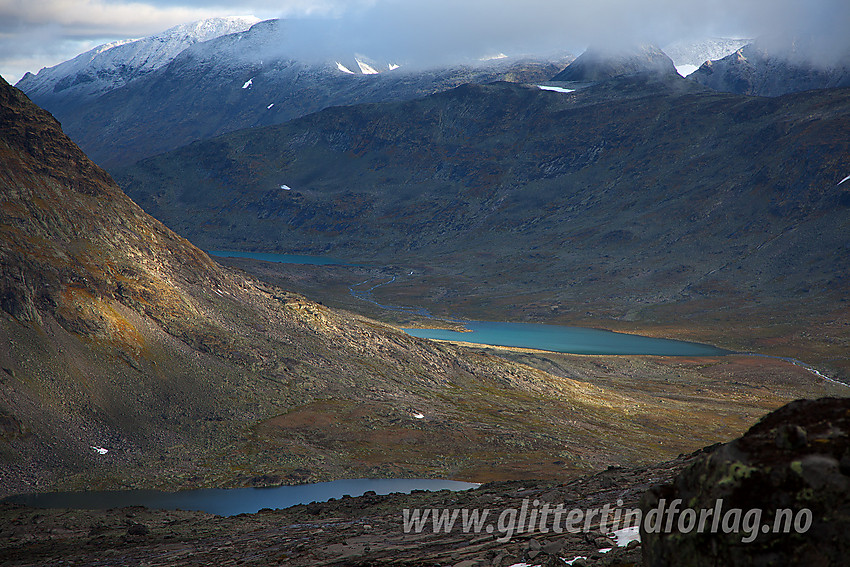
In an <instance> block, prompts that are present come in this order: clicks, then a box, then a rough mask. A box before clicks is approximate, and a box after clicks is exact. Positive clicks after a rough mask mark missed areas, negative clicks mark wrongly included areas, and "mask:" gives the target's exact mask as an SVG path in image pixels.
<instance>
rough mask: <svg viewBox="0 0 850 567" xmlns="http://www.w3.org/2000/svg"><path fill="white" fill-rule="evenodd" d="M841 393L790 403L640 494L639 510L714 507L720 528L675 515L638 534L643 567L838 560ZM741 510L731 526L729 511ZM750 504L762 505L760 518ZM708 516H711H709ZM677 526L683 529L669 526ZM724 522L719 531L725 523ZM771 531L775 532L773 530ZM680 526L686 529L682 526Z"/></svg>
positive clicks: (845, 462)
mask: <svg viewBox="0 0 850 567" xmlns="http://www.w3.org/2000/svg"><path fill="white" fill-rule="evenodd" d="M848 432H850V399H846V398H843V399H839V398H823V399H820V400H799V401H796V402H792V403H790V404H788V405H786V406H785V407H783V408H781V409H779V410H777V411H775V412H773V413H771V414H769V415H767V416H766V417H764V418H763V419H762V420H761V421H760V422H759V423H757V424H756V425H755V426H753V427H752V428H751V429H750V430H749V431H748V432H747V433H746V434H745V435H744V436H743V437H741V438H739V439H737V440H735V441H733V442H731V443H729V444H727V445H723V446H722V447H720V448H719V449H717V450H716V451H714V452H713V453H711V454H709V455H708V456H706V457H705V458H703V459H701V460H700V461H697V462H696V463H694V464H693V465H692V466H690V467H689V468H688V469H686V470H685V471H684V472H682V474H680V475H679V476H678V477H677V478H676V480H675V481H674V482H673V483H671V484H668V485H664V486H662V487H660V488H656V489H653V490H652V491H650V492H649V493H648V494H647V496H645V497H644V500H643V502H642V508H643V510H644V514H647V513H648V512H649V511H650V510H651V509H653V508H657V507H658V506H659V505H660V504H661V500H662V499H663V500H664V501H665V504H666V505H667V506H669V505H670V504H671V503H672V502H673V501H674V500H675V499H681V501H682V504H681V505H680V507H687V508H690V509H694V510H696V511H697V513H698V514H699V511H700V510H701V509H713V508H715V506H716V505H717V502H718V500H719V499H722V500H723V502H722V509H721V510H722V511H721V516H722V520H721V521H720V522H719V523H718V524H717V526H718V528H719V530H717V531H719V532H720V533H708V532H710V531H712V530H711V529H710V526H711V525H712V524H711V522H712V519H713V518H711V517H708V519H707V520H706V522H705V529H704V530H702V531H703V533H698V532H699V531H700V530H698V529H693V530H691V531H689V530H688V528H687V526H688V522H689V520H688V519H687V518H685V516H688V515H689V514H681V513H680V514H679V515H678V516H674V521H673V522H672V526H673V528H674V529H673V530H666V529H662V530H661V532H668V533H646V529H644V530H643V531H642V533H641V538H642V541H643V549H644V561H645V565H647V567H660V566H664V565H679V566H715V565H725V566H747V567H756V566H762V565H764V566H766V565H824V566H825V565H846V562H847V556H848V555H847V554H848V552H850V542H848V539H847V534H848V533H850V496H848V488H850V477H848V474H850V436H848ZM735 508H740V509H741V510H742V514H741V516H740V521H739V528H740V529H739V531H738V533H723V532H724V531H725V530H729V529H731V528H733V527H734V523H735V518H734V513H733V509H735ZM753 510H761V514H760V516H758V514H757V513H755V512H752V511H753ZM713 515H715V516H716V515H717V514H713ZM679 526H682V528H684V529H681V528H680V529H677V528H679ZM724 527H726V528H724ZM777 528H779V529H777ZM684 532H688V533H684Z"/></svg>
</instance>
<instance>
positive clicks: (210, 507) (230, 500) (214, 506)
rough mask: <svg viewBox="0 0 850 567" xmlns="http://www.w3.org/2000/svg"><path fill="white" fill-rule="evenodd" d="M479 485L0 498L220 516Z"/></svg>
mask: <svg viewBox="0 0 850 567" xmlns="http://www.w3.org/2000/svg"><path fill="white" fill-rule="evenodd" d="M478 486H479V485H478V484H474V483H471V482H460V481H455V480H440V479H421V478H420V479H407V478H389V479H386V478H378V479H369V478H360V479H347V480H335V481H331V482H317V483H313V484H299V485H296V486H275V487H271V488H231V489H202V490H183V491H179V492H162V491H159V490H114V491H86V492H45V493H41V494H19V495H16V496H9V497H8V498H5V499H3V501H5V502H13V503H15V504H24V505H26V506H32V507H34V508H72V509H83V510H105V509H109V508H123V507H125V506H145V507H147V508H156V509H160V510H198V511H202V512H209V513H211V514H218V515H220V516H235V515H236V514H253V513H255V512H257V511H259V510H261V509H262V508H288V507H290V506H295V505H296V504H309V503H310V502H324V501H326V500H330V499H331V498H342V497H343V496H345V495H348V496H361V495H362V494H363V493H364V492H366V491H368V490H373V491H375V493H377V494H390V493H392V492H404V493H409V492H410V491H412V490H444V489H448V490H468V489H470V488H476V487H478Z"/></svg>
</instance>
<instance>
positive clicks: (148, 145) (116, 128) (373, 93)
mask: <svg viewBox="0 0 850 567" xmlns="http://www.w3.org/2000/svg"><path fill="white" fill-rule="evenodd" d="M247 24H248V21H245V20H236V21H233V22H232V25H233V26H236V27H244V26H247ZM194 26H195V27H200V28H201V29H206V28H207V27H208V26H207V25H206V24H205V23H203V22H201V23H198V24H194ZM215 29H216V30H218V31H221V32H223V28H222V27H221V26H218V27H216V28H215ZM175 33H176V32H175ZM287 33H288V29H287V22H284V21H280V20H268V21H264V22H260V23H258V24H255V25H253V26H252V27H251V28H250V29H248V30H245V31H241V32H238V33H231V34H228V35H221V36H220V37H215V38H212V39H210V40H209V41H195V42H192V44H191V45H189V46H188V47H186V48H185V49H183V50H181V51H180V53H179V54H175V53H174V52H173V51H174V50H173V49H171V47H169V48H168V49H160V50H157V49H154V51H153V53H154V54H155V57H153V56H152V58H153V59H155V60H156V63H157V64H156V66H155V68H153V66H151V65H147V66H144V67H139V66H138V63H139V61H141V62H144V61H142V60H141V59H140V60H138V61H137V60H136V59H135V58H134V57H135V51H134V50H133V46H134V45H135V44H126V45H121V46H117V47H112V48H111V49H109V50H107V51H105V52H103V53H101V54H100V55H98V56H96V57H94V58H93V59H92V61H91V63H90V64H85V65H82V63H84V60H85V58H84V57H83V56H80V58H83V59H82V60H81V61H77V60H74V61H77V62H76V63H74V64H73V65H71V64H70V63H73V62H69V64H63V65H66V67H63V66H62V65H60V66H58V67H55V68H52V69H46V70H43V71H41V72H40V73H39V74H38V75H36V76H33V75H28V76H26V77H24V78H23V79H22V80H21V81H20V82H19V83H18V86H19V87H20V88H21V89H22V90H24V91H25V92H27V93H28V95H29V96H31V97H32V99H33V101H35V102H36V103H37V104H39V105H42V106H43V107H44V108H46V109H48V110H49V111H50V112H51V113H53V114H54V115H55V116H56V117H57V118H58V119H59V121H60V122H61V123H62V124H63V127H64V129H65V131H66V132H67V133H68V135H70V136H71V137H72V138H73V139H74V140H75V141H76V142H77V143H78V144H79V145H80V146H81V147H82V149H83V150H85V151H86V153H87V154H88V155H90V156H91V157H92V158H93V159H94V160H95V161H96V162H98V163H100V164H101V165H105V166H112V165H117V164H129V163H132V162H134V161H136V160H138V159H141V158H143V157H147V156H150V155H155V154H157V153H161V152H163V151H166V150H170V149H175V148H177V147H180V146H182V145H185V144H188V143H190V142H193V141H196V140H199V139H205V138H209V137H212V136H215V135H218V134H223V133H226V132H230V131H233V130H237V129H241V128H248V127H253V126H262V125H269V124H278V123H281V122H285V121H287V120H290V119H292V118H297V117H299V116H304V115H306V114H309V113H311V112H315V111H317V110H321V109H322V108H326V107H329V106H339V105H344V104H355V103H359V102H379V101H383V100H404V99H411V98H417V97H420V96H425V95H428V94H432V93H434V92H438V91H441V90H445V89H448V88H453V87H456V86H458V85H460V84H464V83H467V82H491V81H495V80H509V81H517V82H535V81H543V80H546V79H548V78H550V77H552V76H553V75H554V74H555V73H557V72H558V71H559V70H560V69H562V68H563V67H564V66H565V65H566V64H567V63H568V62H569V61H570V60H571V57H569V56H566V55H565V56H563V57H562V58H558V59H556V60H553V61H549V60H524V59H520V60H518V59H515V58H497V59H490V60H487V61H478V62H475V63H474V64H469V65H458V66H455V67H451V68H440V67H437V68H432V69H427V68H426V69H422V68H419V69H406V68H404V67H401V68H398V67H396V66H395V64H392V62H389V63H387V64H386V66H385V67H382V66H381V64H379V63H377V62H375V61H372V60H371V59H369V58H368V57H366V56H363V55H356V54H341V55H340V56H339V57H338V58H337V59H335V60H329V61H324V62H322V61H309V60H299V59H297V58H296V57H295V55H292V54H289V53H288V52H287V51H286V49H285V48H284V47H281V45H285V42H284V41H283V40H284V39H285V38H286V37H287ZM178 35H179V34H178ZM168 37H171V35H169V36H168ZM181 37H182V36H181ZM140 42H141V45H142V46H144V47H145V49H150V48H156V46H158V45H160V42H159V41H157V40H156V36H155V37H154V38H147V39H145V40H140ZM164 45H167V46H176V45H177V43H176V42H175V41H172V40H169V41H168V42H165V44H164ZM122 48H124V49H123V50H122ZM175 49H176V47H175ZM110 54H112V55H111V56H110ZM80 58H78V59H80ZM373 65H374V67H373ZM375 67H378V68H380V69H381V70H382V71H383V72H381V73H372V71H376V70H377V69H375ZM103 68H106V69H107V70H108V72H104V71H103ZM364 71H365V73H364ZM102 74H104V75H106V79H105V80H99V79H98V80H96V81H95V80H92V81H91V82H90V83H89V82H87V81H89V79H90V78H91V77H99V76H100V75H102ZM42 75H43V78H42ZM114 76H117V77H118V79H115V80H112V79H110V77H114ZM125 76H126V78H127V79H128V80H126V81H125V80H124V78H123V77H125ZM129 79H133V80H129ZM70 84H74V85H77V86H75V88H71V89H59V90H57V86H65V85H70ZM87 85H91V86H87Z"/></svg>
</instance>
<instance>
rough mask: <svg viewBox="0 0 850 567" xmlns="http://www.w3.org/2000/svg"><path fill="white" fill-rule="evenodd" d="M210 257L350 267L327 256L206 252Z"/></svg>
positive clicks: (222, 251)
mask: <svg viewBox="0 0 850 567" xmlns="http://www.w3.org/2000/svg"><path fill="white" fill-rule="evenodd" d="M206 252H207V254H209V255H210V256H218V257H219V258H250V259H252V260H263V261H265V262H280V263H282V264H312V265H314V266H332V265H337V266H350V265H351V264H349V263H348V262H343V261H342V260H337V259H336V258H328V257H327V256H302V255H299V254H273V253H271V252H228V251H226V250H207V251H206Z"/></svg>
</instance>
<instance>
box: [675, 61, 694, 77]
mask: <svg viewBox="0 0 850 567" xmlns="http://www.w3.org/2000/svg"><path fill="white" fill-rule="evenodd" d="M697 69H699V66H697V65H691V64H690V63H685V64H684V65H676V70H677V71H678V72H679V74H680V75H682V76H683V77H687V76H688V75H690V74H691V73H693V72H694V71H696V70H697Z"/></svg>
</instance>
